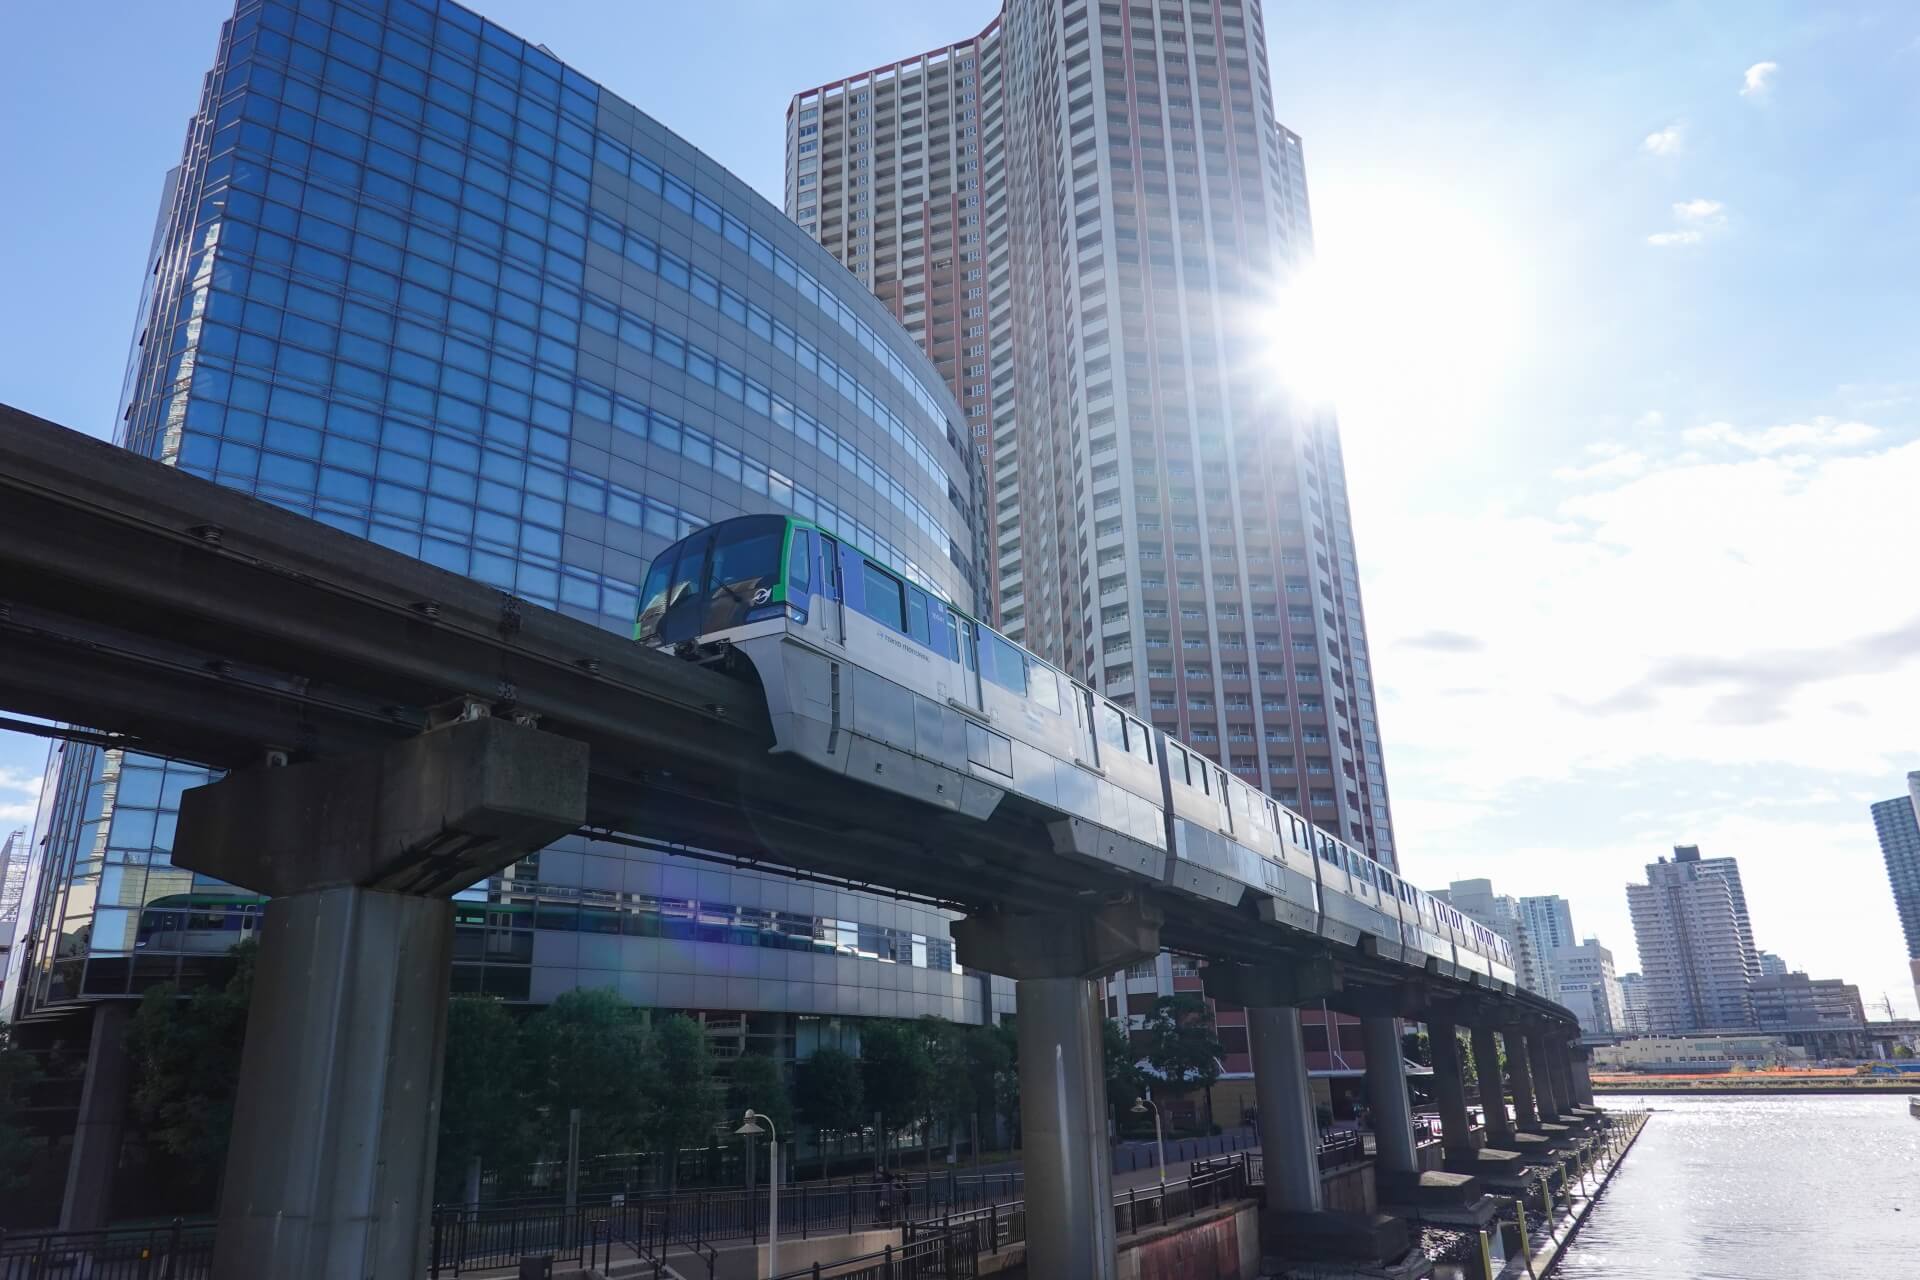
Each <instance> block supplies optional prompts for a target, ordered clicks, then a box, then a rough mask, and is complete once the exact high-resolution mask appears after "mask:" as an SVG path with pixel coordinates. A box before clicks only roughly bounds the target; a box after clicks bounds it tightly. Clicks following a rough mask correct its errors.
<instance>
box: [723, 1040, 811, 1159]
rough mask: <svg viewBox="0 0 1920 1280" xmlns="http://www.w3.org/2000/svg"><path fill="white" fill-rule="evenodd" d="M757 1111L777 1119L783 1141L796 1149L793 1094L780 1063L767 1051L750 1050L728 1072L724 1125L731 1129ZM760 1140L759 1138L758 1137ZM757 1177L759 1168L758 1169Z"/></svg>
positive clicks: (734, 1061)
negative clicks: (794, 1143)
mask: <svg viewBox="0 0 1920 1280" xmlns="http://www.w3.org/2000/svg"><path fill="white" fill-rule="evenodd" d="M749 1111H757V1112H759V1113H760V1114H761V1115H763V1116H766V1117H767V1118H768V1119H769V1120H771V1121H773V1127H774V1130H775V1132H777V1133H778V1134H779V1135H780V1141H781V1142H783V1143H785V1144H787V1150H788V1152H789V1153H791V1152H792V1151H793V1149H794V1148H793V1142H794V1139H795V1138H796V1137H797V1136H798V1135H796V1134H795V1133H794V1131H793V1096H792V1094H791V1093H789V1092H788V1090H787V1080H786V1077H785V1076H784V1075H782V1074H781V1072H780V1064H779V1063H777V1062H775V1061H774V1060H773V1059H772V1058H770V1057H768V1056H767V1055H766V1054H764V1053H749V1054H746V1055H744V1056H742V1057H739V1058H735V1059H734V1060H733V1068H732V1070H731V1071H730V1072H729V1073H728V1075H727V1108H726V1116H725V1118H724V1120H723V1123H722V1125H721V1127H722V1128H723V1129H725V1130H727V1131H729V1132H731V1131H732V1130H733V1128H734V1127H735V1125H736V1124H737V1122H738V1121H739V1120H741V1119H742V1118H743V1117H744V1116H745V1115H746V1113H747V1112H749ZM754 1141H756V1142H757V1141H758V1139H754ZM755 1173H756V1177H757V1176H758V1174H759V1169H758V1168H756V1170H755Z"/></svg>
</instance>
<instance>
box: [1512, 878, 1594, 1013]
mask: <svg viewBox="0 0 1920 1280" xmlns="http://www.w3.org/2000/svg"><path fill="white" fill-rule="evenodd" d="M1520 923H1521V924H1522V925H1523V926H1525V928H1526V931H1527V937H1528V938H1530V939H1531V940H1532V942H1533V950H1534V954H1535V955H1536V956H1538V957H1539V960H1538V964H1539V967H1540V990H1541V991H1542V992H1545V993H1546V994H1548V995H1551V994H1552V993H1553V991H1554V988H1555V985H1556V980H1555V977H1554V973H1553V953H1554V952H1556V951H1558V950H1559V949H1560V948H1562V947H1571V946H1573V945H1574V944H1576V943H1577V942H1579V941H1580V939H1579V938H1578V937H1577V936H1575V934H1574V932H1573V909H1572V908H1571V907H1569V906H1568V905H1567V900H1566V899H1565V898H1563V897H1561V896H1560V895H1559V894H1557V893H1547V894H1539V895H1536V896H1534V897H1528V898H1522V899H1520Z"/></svg>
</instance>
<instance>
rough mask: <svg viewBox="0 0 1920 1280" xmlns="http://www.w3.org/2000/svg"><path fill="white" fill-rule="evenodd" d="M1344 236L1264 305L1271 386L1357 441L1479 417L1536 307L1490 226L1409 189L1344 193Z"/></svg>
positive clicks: (1324, 241)
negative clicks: (1325, 414) (1322, 410)
mask: <svg viewBox="0 0 1920 1280" xmlns="http://www.w3.org/2000/svg"><path fill="white" fill-rule="evenodd" d="M1341 197H1342V198H1339V200H1338V204H1339V206H1340V207H1339V209H1338V210H1337V212H1336V211H1334V210H1332V209H1329V208H1327V202H1323V208H1322V215H1321V218H1320V219H1319V220H1320V221H1321V222H1322V223H1323V224H1325V225H1327V226H1329V227H1338V228H1339V231H1338V233H1337V235H1328V236H1323V237H1322V238H1321V243H1320V245H1319V251H1318V253H1317V254H1316V256H1315V257H1314V258H1313V260H1312V261H1310V262H1309V263H1307V264H1306V265H1304V266H1303V267H1301V268H1300V269H1299V270H1298V271H1296V272H1295V273H1294V274H1293V275H1292V276H1291V277H1290V278H1289V279H1288V280H1286V281H1284V282H1283V283H1282V284H1281V285H1280V286H1278V287H1277V288H1276V289H1275V290H1274V291H1273V293H1272V295H1271V296H1269V297H1267V298H1264V299H1261V300H1260V302H1259V303H1258V304H1256V305H1255V306H1254V308H1253V309H1252V314H1250V315H1249V316H1248V317H1247V321H1246V323H1247V324H1248V325H1249V327H1250V328H1251V329H1252V330H1253V331H1254V332H1256V333H1257V334H1259V335H1260V339H1259V341H1258V342H1257V343H1256V344H1255V349H1256V350H1257V351H1259V352H1260V356H1259V359H1260V360H1261V362H1262V364H1263V366H1264V367H1263V370H1262V373H1263V375H1264V376H1266V377H1268V378H1269V379H1271V380H1272V382H1273V385H1275V386H1276V387H1278V388H1282V389H1284V390H1285V391H1287V392H1289V393H1290V394H1292V395H1294V396H1296V397H1298V398H1300V399H1302V400H1305V401H1308V402H1311V403H1315V404H1326V405H1331V406H1333V407H1335V408H1337V409H1338V410H1339V411H1340V416H1341V421H1342V425H1343V427H1344V428H1345V429H1347V430H1350V431H1355V432H1373V431H1393V432H1404V431H1419V430H1423V429H1426V428H1428V427H1431V426H1433V425H1435V424H1436V423H1450V422H1457V421H1464V420H1467V419H1469V418H1470V417H1471V416H1473V415H1474V414H1475V413H1476V412H1477V411H1478V409H1479V408H1480V407H1481V406H1483V405H1484V404H1485V403H1486V402H1487V400H1488V399H1489V398H1490V397H1492V396H1493V395H1495V394H1496V393H1497V391H1498V387H1499V385H1500V383H1501V381H1502V380H1503V378H1505V377H1506V376H1508V375H1509V374H1510V373H1511V372H1512V370H1513V368H1514V366H1515V365H1516V363H1517V362H1518V361H1519V360H1520V358H1521V357H1522V355H1523V348H1524V347H1525V346H1526V345H1527V343H1526V337H1527V329H1528V312H1529V310H1530V298H1529V297H1528V291H1527V289H1526V288H1525V287H1524V281H1523V280H1522V279H1521V276H1520V273H1519V272H1518V271H1517V270H1516V269H1515V261H1514V254H1513V251H1512V246H1511V245H1510V243H1509V242H1508V239H1507V237H1505V236H1503V235H1502V234H1501V233H1500V230H1499V229H1498V228H1497V226H1496V225H1495V224H1494V223H1493V222H1491V221H1490V220H1488V219H1486V218H1484V217H1480V216H1476V215H1474V214H1472V213H1470V212H1468V211H1466V210H1463V209H1458V208H1448V207H1445V206H1439V205H1436V204H1435V203H1433V202H1432V201H1431V200H1427V199H1418V198H1414V197H1412V196H1410V195H1409V194H1408V193H1405V192H1392V193H1387V192H1353V191H1348V192H1343V193H1341Z"/></svg>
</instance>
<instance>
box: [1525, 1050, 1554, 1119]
mask: <svg viewBox="0 0 1920 1280" xmlns="http://www.w3.org/2000/svg"><path fill="white" fill-rule="evenodd" d="M1527 1058H1528V1060H1529V1061H1531V1062H1532V1063H1533V1092H1534V1098H1535V1100H1536V1101H1537V1102H1538V1103H1539V1105H1540V1123H1541V1124H1558V1123H1560V1092H1559V1090H1558V1089H1556V1088H1555V1087H1554V1083H1553V1054H1552V1051H1551V1050H1549V1049H1548V1048H1547V1038H1546V1037H1545V1036H1542V1035H1539V1034H1533V1035H1529V1036H1528V1037H1527Z"/></svg>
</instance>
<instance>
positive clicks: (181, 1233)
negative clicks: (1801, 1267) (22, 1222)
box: [0, 1220, 213, 1280]
mask: <svg viewBox="0 0 1920 1280" xmlns="http://www.w3.org/2000/svg"><path fill="white" fill-rule="evenodd" d="M212 1274H213V1224H212V1223H191V1224H190V1223H186V1222H183V1221H179V1220H175V1221H174V1222H171V1223H168V1224H166V1225H165V1226H155V1227H115V1228H111V1229H109V1230H106V1231H13V1232H8V1231H0V1280H41V1277H54V1276H61V1277H65V1276H75V1277H79V1276H85V1277H87V1280H206V1278H207V1277H209V1276H211V1275H212Z"/></svg>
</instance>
